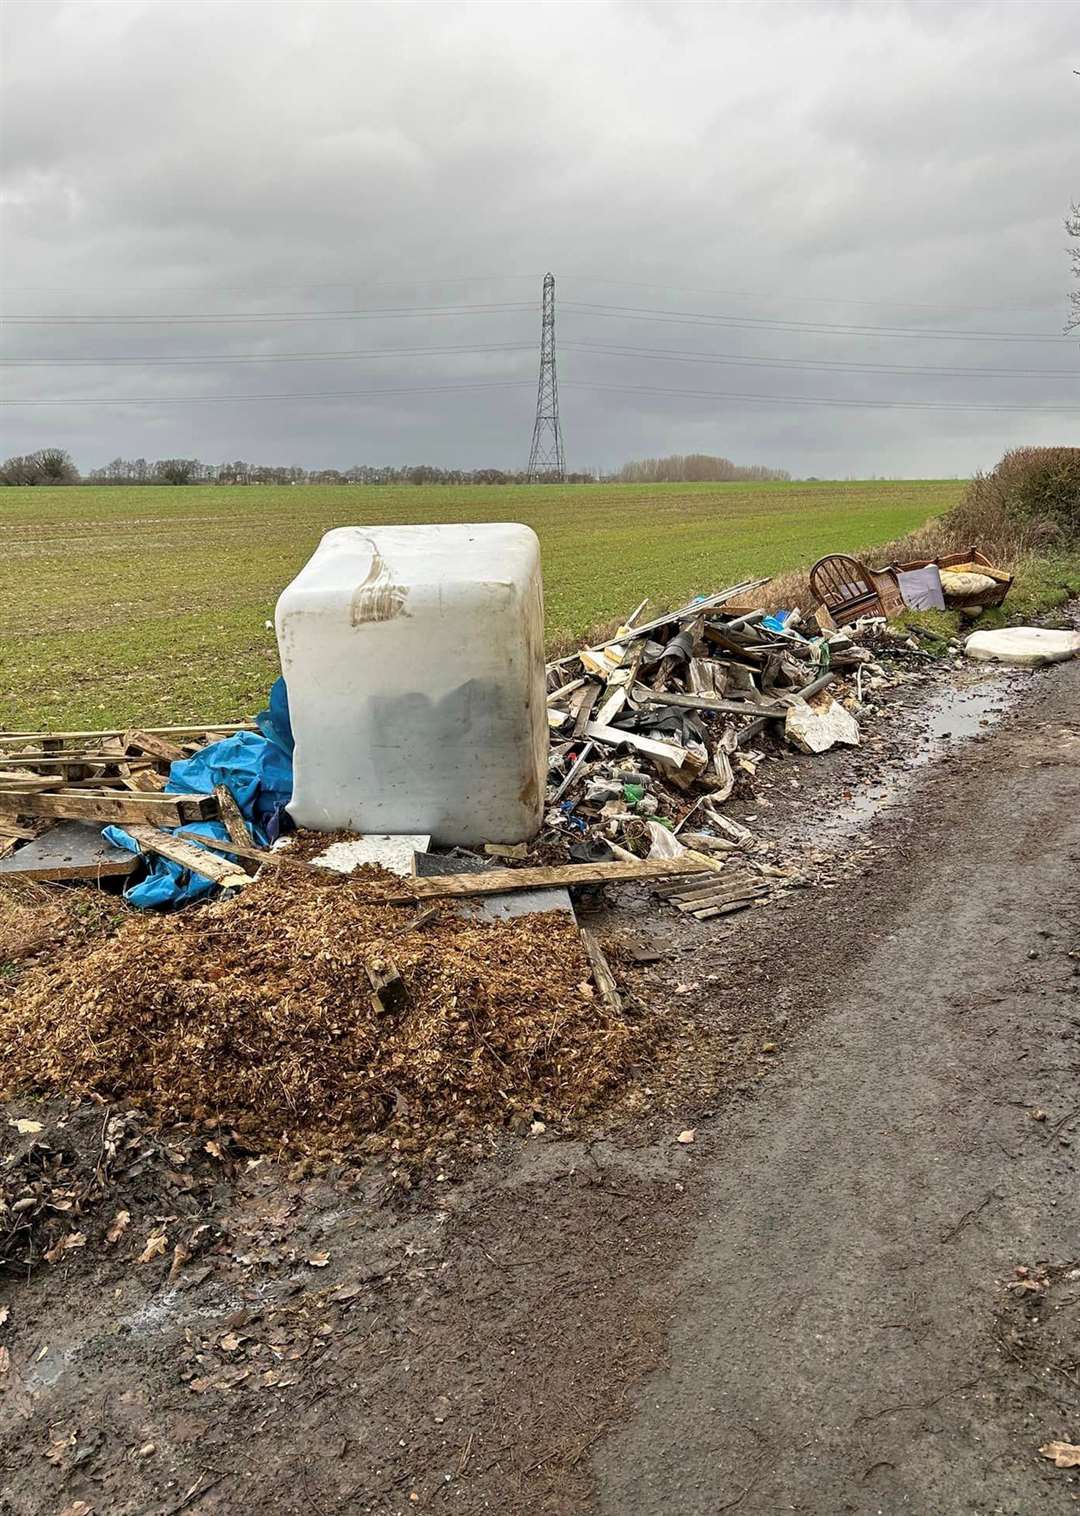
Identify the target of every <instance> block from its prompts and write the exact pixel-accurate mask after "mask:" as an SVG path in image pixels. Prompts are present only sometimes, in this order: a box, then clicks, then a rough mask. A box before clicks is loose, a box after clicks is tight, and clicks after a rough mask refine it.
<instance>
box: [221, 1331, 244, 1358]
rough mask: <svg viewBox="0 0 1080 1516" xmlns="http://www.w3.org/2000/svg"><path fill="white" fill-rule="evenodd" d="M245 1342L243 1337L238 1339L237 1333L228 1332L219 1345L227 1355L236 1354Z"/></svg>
mask: <svg viewBox="0 0 1080 1516" xmlns="http://www.w3.org/2000/svg"><path fill="white" fill-rule="evenodd" d="M243 1341H244V1339H243V1337H237V1335H236V1333H235V1332H226V1333H225V1336H224V1337H223V1338H222V1339H221V1341H220V1342H219V1343H218V1347H219V1348H221V1349H222V1350H223V1351H224V1352H226V1353H235V1352H236V1350H237V1348H238V1347H239V1346H240V1344H241V1343H242V1342H243Z"/></svg>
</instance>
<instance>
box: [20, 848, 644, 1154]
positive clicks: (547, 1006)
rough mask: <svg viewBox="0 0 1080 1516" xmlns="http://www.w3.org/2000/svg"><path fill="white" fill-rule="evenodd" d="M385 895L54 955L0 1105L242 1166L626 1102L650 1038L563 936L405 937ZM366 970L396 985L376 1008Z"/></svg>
mask: <svg viewBox="0 0 1080 1516" xmlns="http://www.w3.org/2000/svg"><path fill="white" fill-rule="evenodd" d="M395 885H398V886H399V881H396V880H394V878H393V876H390V875H387V874H383V873H382V872H381V871H378V870H364V871H357V872H356V873H354V874H353V875H351V876H349V877H348V878H347V879H337V878H328V879H327V880H325V881H324V880H323V879H322V878H321V877H320V876H319V875H316V874H312V873H310V872H306V871H305V872H301V871H300V870H294V869H290V868H278V869H274V870H272V871H267V876H266V877H265V878H263V879H260V880H258V881H256V882H254V883H253V884H251V885H250V886H249V887H248V888H247V889H246V890H245V891H244V892H243V893H242V894H241V895H239V896H237V897H235V898H233V899H230V900H227V901H224V902H222V903H220V904H217V905H212V906H209V907H207V908H205V909H203V910H199V911H190V912H183V913H180V914H178V915H176V916H174V917H171V918H166V919H161V918H156V917H155V918H150V917H138V918H135V919H130V920H128V921H127V922H126V923H125V924H124V925H123V926H121V928H120V930H119V931H118V932H116V934H115V935H114V936H112V937H111V938H109V939H107V940H104V941H99V942H97V943H96V944H95V945H92V946H89V948H87V947H86V946H84V945H83V944H82V943H79V942H76V943H75V944H74V946H73V947H65V946H64V945H63V943H64V939H63V937H61V946H60V950H59V951H58V952H56V953H54V954H53V955H51V956H50V957H49V958H48V959H46V960H45V961H42V962H39V963H36V964H34V965H32V966H30V967H29V968H26V969H25V970H24V971H23V972H22V973H20V974H19V976H18V977H17V979H16V980H15V982H14V983H13V984H12V986H11V987H10V989H9V992H8V994H7V996H6V999H5V1000H4V1002H3V1003H0V1070H2V1071H3V1072H2V1075H0V1078H2V1080H3V1085H4V1090H3V1094H4V1095H5V1096H6V1097H8V1098H11V1097H13V1096H19V1095H27V1094H45V1095H49V1094H62V1095H71V1094H73V1093H74V1094H81V1095H84V1096H86V1095H89V1096H92V1097H96V1098H98V1099H101V1100H103V1101H106V1102H109V1103H110V1104H112V1105H114V1106H116V1105H123V1106H125V1107H127V1106H134V1107H137V1108H138V1109H140V1110H142V1111H144V1112H146V1113H147V1114H148V1115H150V1116H151V1117H152V1118H154V1120H155V1121H156V1122H157V1123H159V1124H162V1123H170V1122H180V1121H183V1122H190V1121H195V1122H199V1123H204V1124H205V1123H210V1124H212V1125H215V1126H221V1127H225V1128H228V1129H230V1131H231V1133H232V1136H233V1139H234V1140H237V1141H239V1142H240V1143H241V1144H242V1145H243V1147H244V1148H246V1149H248V1150H249V1151H282V1150H285V1151H290V1150H291V1151H292V1152H294V1153H295V1152H301V1153H316V1154H327V1153H333V1152H342V1151H347V1152H362V1153H364V1154H366V1155H371V1154H375V1153H381V1152H385V1151H387V1150H388V1149H391V1148H392V1149H393V1152H394V1153H395V1154H401V1155H402V1156H405V1157H407V1156H408V1155H410V1154H421V1153H423V1152H424V1151H425V1150H426V1149H427V1148H428V1147H429V1146H430V1144H431V1143H432V1142H433V1141H436V1140H439V1141H445V1140H447V1139H448V1138H452V1137H453V1136H454V1135H455V1134H461V1135H462V1136H468V1135H469V1134H470V1133H471V1134H473V1135H475V1134H476V1133H477V1131H478V1130H479V1129H483V1128H493V1127H502V1126H505V1125H506V1124H507V1123H510V1124H518V1123H524V1124H525V1125H526V1126H527V1125H528V1123H529V1122H530V1121H531V1120H532V1119H533V1117H534V1115H535V1116H543V1117H554V1118H556V1119H560V1120H565V1119H567V1118H571V1117H573V1116H575V1115H576V1114H577V1113H579V1112H582V1111H584V1110H586V1109H587V1108H588V1107H589V1106H590V1105H591V1104H593V1103H594V1102H595V1101H597V1099H598V1097H600V1096H601V1095H602V1094H603V1093H604V1092H605V1091H607V1090H609V1089H611V1088H612V1087H613V1086H615V1085H617V1084H619V1083H620V1082H623V1081H624V1080H625V1078H626V1076H627V1074H628V1072H629V1071H630V1069H631V1068H632V1066H633V1065H634V1064H635V1063H636V1062H637V1060H638V1059H639V1058H640V1056H641V1055H642V1053H643V1052H644V1051H646V1050H647V1049H648V1047H649V1044H650V1039H651V1038H652V1037H653V1036H654V1035H655V1027H654V1023H653V1021H652V1019H651V1018H648V1017H645V1016H643V1015H639V1014H636V1013H635V1012H634V1011H632V1010H627V1011H616V1010H613V1009H612V1008H611V1007H609V1006H608V1005H607V1004H606V1003H605V1002H604V1000H603V999H602V998H601V997H600V996H599V995H598V994H597V993H596V991H595V988H594V986H593V984H592V982H591V980H590V970H589V965H588V961H587V959H586V956H585V953H584V950H583V948H582V944H581V937H580V934H579V932H578V930H577V928H576V926H575V925H574V923H573V921H572V919H570V918H567V919H566V920H563V919H562V918H561V917H559V918H554V919H553V918H552V917H551V916H526V917H521V918H518V919H516V920H510V921H492V922H487V921H470V920H466V919H464V918H462V917H461V916H459V915H455V914H454V913H453V910H452V908H451V907H440V908H438V909H436V910H433V911H432V910H426V911H424V912H422V913H421V914H420V916H419V917H416V918H414V917H412V916H411V915H410V914H409V913H407V912H406V911H403V910H400V909H394V908H393V907H390V906H388V905H387V904H386V903H385V900H384V899H383V898H382V897H384V896H385V895H386V893H387V891H388V889H389V888H393V887H394V886H395ZM372 965H375V966H377V967H379V968H382V969H385V968H386V966H387V965H392V968H393V970H394V971H396V974H397V975H398V976H399V979H400V983H399V984H398V985H397V986H396V990H395V994H394V995H393V996H392V997H389V1008H388V1007H387V1005H386V1004H383V1003H380V1001H379V999H378V998H376V997H375V996H374V995H373V990H372V983H371V980H370V976H369V972H368V971H369V968H370V967H371V966H372Z"/></svg>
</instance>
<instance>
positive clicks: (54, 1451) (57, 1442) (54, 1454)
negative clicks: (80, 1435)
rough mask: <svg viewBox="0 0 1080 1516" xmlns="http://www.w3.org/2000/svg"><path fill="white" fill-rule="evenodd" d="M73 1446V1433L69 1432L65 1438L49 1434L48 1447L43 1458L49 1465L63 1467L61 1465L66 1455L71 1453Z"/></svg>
mask: <svg viewBox="0 0 1080 1516" xmlns="http://www.w3.org/2000/svg"><path fill="white" fill-rule="evenodd" d="M74 1446H75V1433H74V1432H69V1433H68V1434H67V1436H66V1437H57V1436H56V1435H55V1434H54V1433H52V1432H50V1433H49V1446H48V1447H47V1448H46V1449H45V1457H46V1458H47V1459H48V1460H49V1462H50V1463H55V1464H58V1465H59V1466H61V1467H63V1464H64V1463H65V1461H66V1459H67V1455H68V1454H69V1453H70V1452H71V1450H72V1449H73V1448H74Z"/></svg>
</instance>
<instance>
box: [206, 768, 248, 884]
mask: <svg viewBox="0 0 1080 1516" xmlns="http://www.w3.org/2000/svg"><path fill="white" fill-rule="evenodd" d="M214 799H215V800H216V801H217V803H218V815H219V816H220V817H221V820H222V821H223V822H224V823H225V830H226V831H227V832H228V834H229V840H230V841H231V842H233V843H235V844H236V845H237V846H238V847H242V848H243V849H244V851H245V852H247V850H248V849H249V848H250V849H254V847H255V839H254V837H253V836H252V835H251V833H250V832H249V831H248V824H247V822H246V821H245V820H244V818H243V815H242V814H241V811H240V807H239V806H238V805H237V803H236V800H235V799H234V797H233V792H232V790H230V789H229V788H228V787H227V786H226V785H224V784H215V785H214ZM236 856H237V857H238V858H239V859H240V863H241V867H242V868H243V870H244V873H245V874H254V872H255V870H256V869H257V868H258V866H259V865H258V864H257V863H256V862H255V860H254V859H253V858H245V857H244V856H243V854H241V853H237V855H236Z"/></svg>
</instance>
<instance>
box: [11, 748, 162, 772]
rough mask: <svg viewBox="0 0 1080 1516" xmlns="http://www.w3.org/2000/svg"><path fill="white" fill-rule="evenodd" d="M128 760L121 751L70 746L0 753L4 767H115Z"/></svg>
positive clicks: (140, 761)
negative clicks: (107, 751) (62, 749)
mask: <svg viewBox="0 0 1080 1516" xmlns="http://www.w3.org/2000/svg"><path fill="white" fill-rule="evenodd" d="M127 761H128V760H127V759H125V758H124V755H123V754H122V753H116V754H113V753H94V752H81V751H79V750H78V749H75V748H72V749H69V750H68V751H67V752H61V753H57V752H53V751H49V750H48V749H46V748H32V749H30V750H29V751H23V750H22V749H20V750H17V751H15V752H10V753H9V752H7V751H6V750H4V752H3V754H2V755H0V763H2V764H3V766H4V768H6V769H11V768H44V769H55V768H80V767H81V768H95V767H96V768H106V767H111V768H117V767H119V766H120V765H121V764H123V763H126V762H127ZM130 761H131V762H132V763H133V764H144V763H149V762H150V761H151V760H150V759H149V758H133V759H131V760H130Z"/></svg>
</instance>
